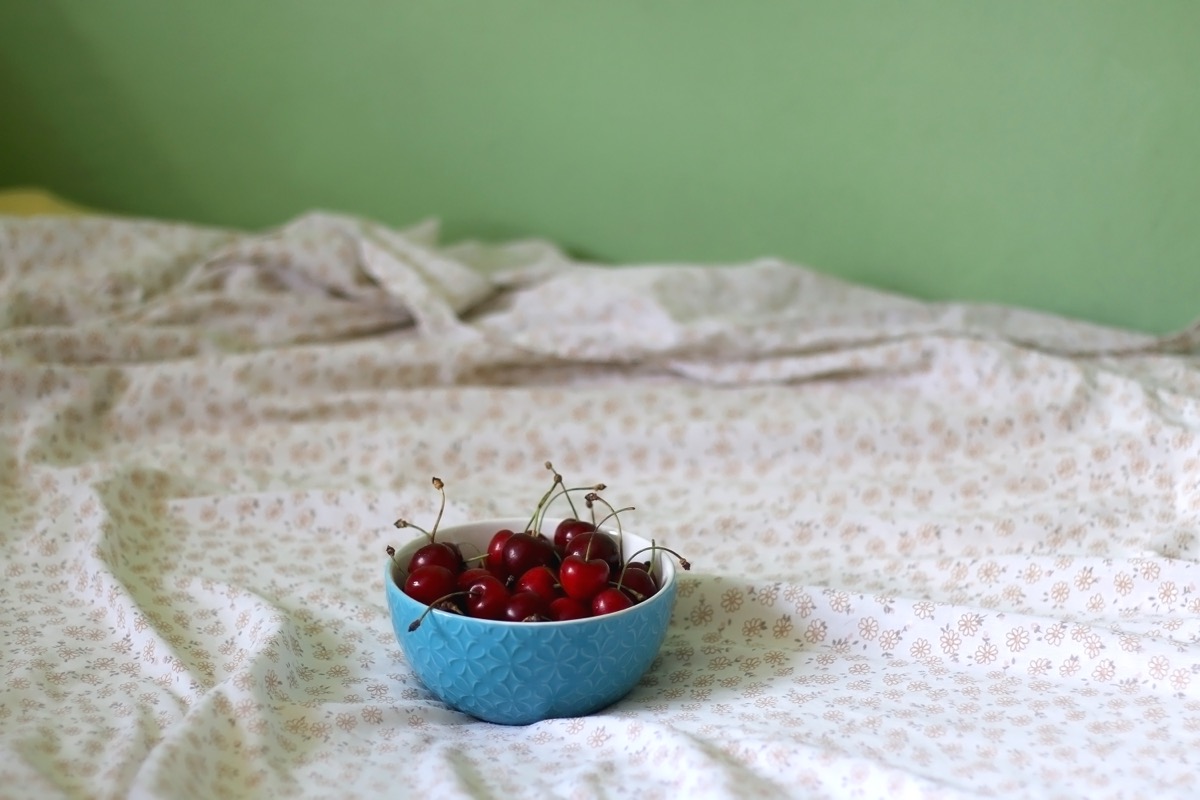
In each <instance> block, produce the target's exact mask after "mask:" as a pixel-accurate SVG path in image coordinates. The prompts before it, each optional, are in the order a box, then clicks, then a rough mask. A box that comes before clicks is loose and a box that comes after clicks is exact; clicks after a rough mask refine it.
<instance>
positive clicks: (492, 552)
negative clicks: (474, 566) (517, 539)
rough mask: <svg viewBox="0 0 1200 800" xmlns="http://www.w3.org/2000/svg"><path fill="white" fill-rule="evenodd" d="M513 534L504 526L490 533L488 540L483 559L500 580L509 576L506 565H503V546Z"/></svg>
mask: <svg viewBox="0 0 1200 800" xmlns="http://www.w3.org/2000/svg"><path fill="white" fill-rule="evenodd" d="M514 535H515V534H514V533H513V532H512V531H510V530H509V529H508V528H504V529H503V530H499V531H496V532H495V533H494V534H492V538H491V539H490V540H489V541H488V548H487V557H486V558H485V559H484V563H485V564H486V565H487V568H488V569H489V570H491V571H492V572H493V573H495V574H496V576H497V577H499V578H500V579H501V580H503V579H505V578H507V577H508V576H509V570H508V567H506V566H505V565H504V547H505V546H506V545H507V544H508V540H509V539H511V538H512V537H513V536H514Z"/></svg>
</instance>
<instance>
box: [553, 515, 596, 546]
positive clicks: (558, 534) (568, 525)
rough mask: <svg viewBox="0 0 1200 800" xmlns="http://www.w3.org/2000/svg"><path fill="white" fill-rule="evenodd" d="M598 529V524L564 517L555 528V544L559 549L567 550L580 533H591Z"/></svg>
mask: <svg viewBox="0 0 1200 800" xmlns="http://www.w3.org/2000/svg"><path fill="white" fill-rule="evenodd" d="M594 530H596V526H595V525H593V524H592V523H590V522H587V521H585V520H582V519H564V520H563V521H562V522H560V523H558V527H556V528H555V529H554V546H555V547H557V548H558V549H559V550H565V549H566V547H567V545H569V544H570V543H571V540H572V539H574V538H575V537H576V535H578V534H580V533H591V532H592V531H594Z"/></svg>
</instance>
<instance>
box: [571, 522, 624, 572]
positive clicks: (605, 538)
mask: <svg viewBox="0 0 1200 800" xmlns="http://www.w3.org/2000/svg"><path fill="white" fill-rule="evenodd" d="M563 556H564V557H565V556H580V557H582V558H585V559H588V560H590V559H593V558H600V559H603V560H604V561H606V562H607V563H608V568H609V570H610V571H611V572H612V574H613V575H616V574H617V573H619V572H620V571H621V547H620V545H619V544H617V540H616V538H615V537H613V536H612V535H611V534H608V533H604V532H603V531H592V532H590V533H580V534H577V535H576V536H574V537H573V538H572V539H571V542H570V543H569V544H568V545H567V546H566V549H564V550H563Z"/></svg>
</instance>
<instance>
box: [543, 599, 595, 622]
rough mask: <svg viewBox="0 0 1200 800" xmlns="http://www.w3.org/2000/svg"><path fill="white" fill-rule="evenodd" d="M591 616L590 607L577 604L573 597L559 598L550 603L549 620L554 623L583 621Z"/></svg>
mask: <svg viewBox="0 0 1200 800" xmlns="http://www.w3.org/2000/svg"><path fill="white" fill-rule="evenodd" d="M591 615H592V609H591V607H590V606H588V605H585V604H584V603H581V602H579V601H578V600H576V599H575V598H573V597H559V598H556V599H555V600H554V602H552V603H550V614H549V616H550V619H552V620H554V621H556V622H566V621H567V620H572V619H583V618H585V617H590V616H591Z"/></svg>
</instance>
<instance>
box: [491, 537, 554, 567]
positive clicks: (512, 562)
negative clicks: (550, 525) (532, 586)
mask: <svg viewBox="0 0 1200 800" xmlns="http://www.w3.org/2000/svg"><path fill="white" fill-rule="evenodd" d="M556 557H557V554H556V553H555V552H554V545H552V544H551V543H550V540H549V539H547V538H545V537H544V536H541V537H539V536H535V535H534V534H532V533H514V534H513V535H512V536H510V537H508V541H507V542H505V544H504V566H505V568H506V569H507V570H508V574H509V575H518V576H520V575H524V574H525V573H526V572H528V571H529V570H531V569H533V568H534V567H540V566H542V565H544V564H552V563H554V559H555V558H556Z"/></svg>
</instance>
